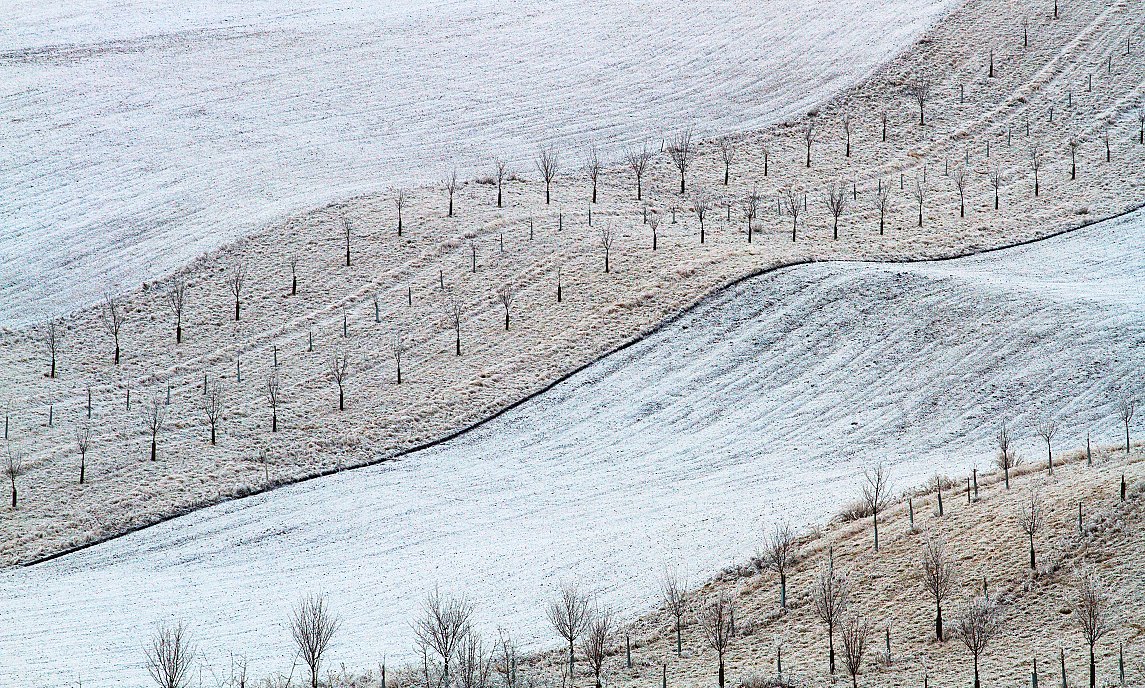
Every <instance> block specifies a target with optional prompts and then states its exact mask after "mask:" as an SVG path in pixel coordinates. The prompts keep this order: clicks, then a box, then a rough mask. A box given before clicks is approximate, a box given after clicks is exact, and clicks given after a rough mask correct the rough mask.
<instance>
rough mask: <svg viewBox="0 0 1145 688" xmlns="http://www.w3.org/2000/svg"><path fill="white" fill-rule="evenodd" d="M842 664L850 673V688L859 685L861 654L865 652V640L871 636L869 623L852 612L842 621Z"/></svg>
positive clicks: (855, 687) (861, 668) (861, 667)
mask: <svg viewBox="0 0 1145 688" xmlns="http://www.w3.org/2000/svg"><path fill="white" fill-rule="evenodd" d="M842 631H843V633H842V635H843V664H844V665H845V666H846V667H847V673H848V674H850V675H851V686H852V688H858V686H859V673H861V672H862V670H863V655H865V654H866V652H867V640H868V639H869V638H870V636H871V625H870V624H869V623H867V622H866V621H865V620H863V619H862V618H861V617H859V616H858V615H857V614H852V615H851V616H850V617H848V618H847V620H846V621H844V622H843V629H842Z"/></svg>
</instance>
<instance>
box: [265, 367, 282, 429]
mask: <svg viewBox="0 0 1145 688" xmlns="http://www.w3.org/2000/svg"><path fill="white" fill-rule="evenodd" d="M281 393H282V381H281V380H280V379H279V377H278V372H277V371H275V372H272V373H271V374H270V377H269V378H268V379H267V381H266V401H267V403H268V404H270V431H271V432H278V403H279V401H280V399H281V396H280V395H281Z"/></svg>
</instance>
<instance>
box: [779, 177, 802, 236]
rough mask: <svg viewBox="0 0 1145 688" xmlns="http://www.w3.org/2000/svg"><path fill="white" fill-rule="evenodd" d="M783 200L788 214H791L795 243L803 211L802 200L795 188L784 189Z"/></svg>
mask: <svg viewBox="0 0 1145 688" xmlns="http://www.w3.org/2000/svg"><path fill="white" fill-rule="evenodd" d="M783 200H784V201H785V203H784V206H785V207H786V208H787V212H788V213H790V214H791V241H795V230H796V228H797V227H798V226H799V211H800V210H802V209H803V204H802V199H800V197H799V192H798V191H796V190H795V188H794V187H790V186H788V187H786V188H785V189H783Z"/></svg>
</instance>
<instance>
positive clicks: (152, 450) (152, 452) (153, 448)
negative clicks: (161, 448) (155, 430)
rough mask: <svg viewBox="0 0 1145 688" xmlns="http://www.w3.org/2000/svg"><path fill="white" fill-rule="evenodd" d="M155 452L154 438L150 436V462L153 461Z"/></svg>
mask: <svg viewBox="0 0 1145 688" xmlns="http://www.w3.org/2000/svg"><path fill="white" fill-rule="evenodd" d="M155 451H156V447H155V437H154V436H152V437H151V460H152V461H154V460H155Z"/></svg>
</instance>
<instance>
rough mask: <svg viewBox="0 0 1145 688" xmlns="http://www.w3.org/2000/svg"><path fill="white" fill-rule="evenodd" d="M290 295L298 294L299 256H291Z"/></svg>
mask: <svg viewBox="0 0 1145 688" xmlns="http://www.w3.org/2000/svg"><path fill="white" fill-rule="evenodd" d="M290 295H291V296H297V295H298V256H291V257H290Z"/></svg>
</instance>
